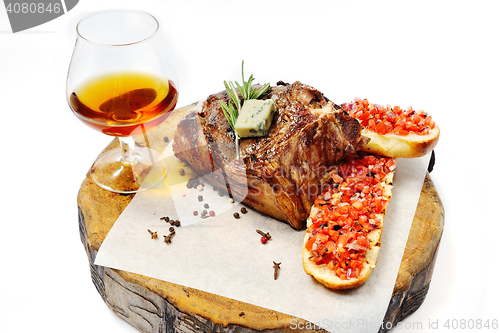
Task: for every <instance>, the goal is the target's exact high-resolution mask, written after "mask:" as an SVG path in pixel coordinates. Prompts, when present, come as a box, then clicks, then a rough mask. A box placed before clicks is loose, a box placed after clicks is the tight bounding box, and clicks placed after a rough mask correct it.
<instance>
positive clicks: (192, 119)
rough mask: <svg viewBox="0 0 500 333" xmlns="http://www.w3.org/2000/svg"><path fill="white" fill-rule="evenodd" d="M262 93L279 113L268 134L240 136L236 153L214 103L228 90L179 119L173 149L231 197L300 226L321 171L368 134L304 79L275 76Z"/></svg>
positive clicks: (355, 147)
mask: <svg viewBox="0 0 500 333" xmlns="http://www.w3.org/2000/svg"><path fill="white" fill-rule="evenodd" d="M261 98H262V99H268V98H272V99H273V100H274V101H275V104H276V108H277V112H276V114H275V117H274V119H273V123H272V125H271V128H270V130H269V133H268V135H267V136H265V137H260V138H248V139H242V140H241V141H240V159H239V160H238V159H237V151H236V144H235V133H234V132H233V130H232V128H231V127H230V126H229V124H228V122H227V120H226V118H225V116H224V114H223V112H222V109H221V107H220V104H219V100H223V101H224V102H227V101H228V96H227V94H226V93H225V92H221V93H217V94H213V95H210V96H209V97H208V98H207V100H206V101H205V102H204V103H203V107H202V109H201V110H199V111H193V112H191V113H189V114H187V115H186V116H185V117H183V118H182V119H181V120H180V122H179V124H178V126H177V130H176V133H175V136H174V143H173V150H174V153H175V156H176V157H177V158H179V159H180V160H182V161H186V162H187V163H189V164H190V165H191V167H192V168H193V169H195V170H196V171H197V172H198V173H200V174H202V175H205V177H206V178H207V179H208V180H209V181H210V182H212V184H213V185H214V186H217V187H219V188H221V187H224V188H226V187H227V189H228V191H229V193H230V194H231V195H232V196H233V197H235V199H237V200H241V201H243V202H244V203H246V204H247V205H249V206H251V207H253V208H254V209H256V210H258V211H260V212H262V213H263V214H266V215H269V216H272V217H274V218H276V219H278V220H280V221H285V222H288V223H289V224H290V225H291V226H292V227H293V228H295V229H301V228H303V227H304V225H305V224H304V222H305V220H306V219H307V217H308V215H309V211H310V208H311V205H312V202H313V200H314V197H315V196H316V195H318V194H319V193H320V192H321V191H322V188H323V185H324V183H323V178H324V175H325V174H326V173H327V172H328V171H329V170H331V169H332V168H333V167H335V165H336V164H337V163H338V162H339V161H340V160H341V159H343V158H344V157H345V156H346V155H348V154H351V153H354V152H355V151H357V150H358V149H359V148H360V147H362V146H363V145H365V144H366V142H367V139H366V138H364V137H363V136H361V126H360V125H359V123H358V121H357V120H356V119H354V118H352V117H350V116H349V115H348V114H347V113H345V112H344V111H342V110H341V109H340V110H339V107H338V106H337V105H335V104H334V103H333V102H331V101H329V100H328V99H327V98H326V97H325V96H324V95H323V94H322V93H321V92H319V91H318V90H316V89H315V88H313V87H310V86H308V85H305V84H302V83H300V82H295V83H293V84H287V83H284V82H282V81H280V82H278V84H277V85H276V86H274V87H271V89H270V91H269V92H268V93H267V94H265V95H264V96H262V97H261Z"/></svg>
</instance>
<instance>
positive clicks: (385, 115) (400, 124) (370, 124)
mask: <svg viewBox="0 0 500 333" xmlns="http://www.w3.org/2000/svg"><path fill="white" fill-rule="evenodd" d="M342 108H343V109H344V111H346V112H347V113H349V114H350V115H351V116H352V117H354V118H356V119H358V121H359V122H360V123H361V125H362V126H363V130H362V135H364V136H366V137H368V138H370V142H368V144H367V145H365V146H364V147H363V148H361V150H363V151H366V152H370V153H372V154H378V155H383V156H389V157H396V158H398V157H402V158H415V157H421V156H424V155H427V153H429V152H431V151H432V150H433V149H434V148H435V147H436V145H437V143H438V140H439V134H440V130H439V126H437V125H436V124H435V122H434V121H433V120H432V117H431V116H429V115H428V114H427V113H425V112H423V111H421V110H419V111H415V110H413V109H412V108H411V107H409V108H408V109H407V110H402V109H401V108H399V107H397V106H396V107H391V106H387V107H384V106H381V105H375V104H371V103H369V102H368V100H366V99H364V100H360V99H357V100H355V101H354V102H351V103H345V104H343V105H342Z"/></svg>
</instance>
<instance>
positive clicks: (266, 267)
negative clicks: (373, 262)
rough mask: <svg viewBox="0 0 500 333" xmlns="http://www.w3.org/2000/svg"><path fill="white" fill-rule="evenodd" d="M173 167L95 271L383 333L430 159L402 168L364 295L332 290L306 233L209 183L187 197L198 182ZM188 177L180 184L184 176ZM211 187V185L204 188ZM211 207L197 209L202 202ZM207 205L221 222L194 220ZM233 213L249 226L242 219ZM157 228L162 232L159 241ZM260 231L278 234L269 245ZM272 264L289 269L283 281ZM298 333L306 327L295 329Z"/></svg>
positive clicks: (118, 231)
mask: <svg viewBox="0 0 500 333" xmlns="http://www.w3.org/2000/svg"><path fill="white" fill-rule="evenodd" d="M163 157H165V159H164V161H165V162H166V163H168V165H169V173H168V176H167V179H166V181H165V183H162V184H160V185H159V186H157V187H156V188H155V189H152V190H149V191H145V192H140V193H138V194H136V195H135V197H134V199H133V200H132V201H131V203H130V204H129V205H128V206H127V208H126V209H125V210H124V212H123V213H122V214H121V216H120V217H119V218H118V220H117V221H116V223H115V224H114V226H113V227H112V229H111V231H110V232H109V234H108V236H107V237H106V239H105V241H104V242H103V244H102V245H101V247H100V249H99V252H98V254H97V258H96V260H95V264H96V265H101V266H108V267H111V268H116V269H120V270H124V271H129V272H133V273H138V274H142V275H145V276H149V277H153V278H157V279H160V280H165V281H169V282H173V283H176V284H180V285H184V286H188V287H192V288H196V289H199V290H203V291H206V292H210V293H214V294H218V295H222V296H225V297H228V298H232V299H235V300H240V301H243V302H247V303H252V304H255V305H258V306H262V307H265V308H268V309H272V310H275V311H279V312H282V313H286V314H290V315H293V316H297V317H300V318H303V319H306V320H308V321H310V324H311V327H313V326H312V325H315V327H316V328H318V327H322V328H324V329H326V330H328V331H330V332H333V331H334V332H377V331H378V329H379V327H380V325H381V324H382V320H383V318H384V315H385V313H386V310H387V307H388V304H389V301H390V299H391V294H392V291H393V288H394V284H395V281H396V277H397V273H398V270H399V266H400V263H401V258H402V255H403V252H404V248H405V244H406V240H407V237H408V233H409V230H410V227H411V224H412V221H413V216H414V213H415V209H416V206H417V203H418V199H419V196H420V192H421V189H422V184H423V180H424V177H425V174H426V168H427V165H428V161H429V155H428V156H425V157H422V158H418V159H399V160H398V165H397V169H396V174H395V177H394V188H393V190H392V192H393V196H392V199H391V201H390V203H389V205H388V208H387V214H386V218H385V221H384V231H383V235H382V241H381V244H382V247H381V250H380V253H379V257H378V263H377V267H376V268H375V270H374V271H373V273H372V275H371V277H370V279H369V280H368V281H367V282H366V283H365V284H364V285H363V286H361V287H359V288H357V289H354V290H349V291H332V290H330V289H327V288H325V287H324V286H323V285H321V284H319V283H317V282H316V280H314V279H313V278H312V277H310V276H308V275H307V274H306V273H305V272H304V270H303V268H302V259H301V251H302V244H303V239H304V231H295V230H293V229H292V228H291V227H289V226H288V224H285V223H282V222H278V221H276V220H274V219H272V218H269V217H266V216H263V215H262V214H260V213H258V212H256V211H253V210H251V209H248V213H247V214H242V213H241V212H240V208H241V207H243V205H242V204H241V203H231V202H230V201H229V198H228V196H223V197H220V196H219V195H218V192H216V191H213V187H212V186H211V185H209V184H208V182H205V187H204V190H203V191H198V190H197V189H188V188H187V187H186V182H187V180H188V179H189V178H191V177H193V174H191V171H190V170H189V167H186V166H183V165H182V164H181V163H180V161H179V160H177V159H176V158H175V157H174V156H173V153H172V151H171V145H170V146H169V147H167V149H166V150H165V152H164V153H163ZM181 168H183V169H184V170H185V171H186V175H185V176H180V173H179V169H181ZM202 181H203V180H202ZM199 195H202V196H203V201H198V196H199ZM205 203H208V204H209V206H210V208H208V209H207V211H211V210H213V211H214V212H215V214H216V215H215V216H214V217H209V218H205V219H203V218H201V217H200V215H198V216H194V215H193V211H195V210H196V211H198V212H200V213H201V212H202V211H203V210H204V209H205V208H204V207H203V205H204V204H205ZM234 212H239V214H240V216H241V218H240V219H235V218H234V217H233V213H234ZM164 216H168V217H169V218H170V219H179V220H180V221H181V226H180V227H177V228H175V230H176V234H175V236H174V237H173V239H172V243H171V244H166V243H165V242H164V241H163V240H164V238H163V235H168V234H169V227H170V224H167V223H166V222H165V221H163V220H161V219H160V217H164ZM148 229H150V230H151V231H157V232H158V238H157V239H152V238H151V235H150V233H149V232H148ZM256 229H260V230H262V231H264V232H269V233H270V234H271V235H272V240H270V241H269V242H267V244H265V245H263V244H261V242H260V238H261V236H260V235H259V234H257V232H256ZM273 261H275V262H281V265H280V267H281V269H280V270H279V276H278V279H277V280H274V269H273ZM291 327H292V328H299V327H298V325H297V323H294V322H292V323H291Z"/></svg>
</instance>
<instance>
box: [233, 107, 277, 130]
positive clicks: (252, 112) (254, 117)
mask: <svg viewBox="0 0 500 333" xmlns="http://www.w3.org/2000/svg"><path fill="white" fill-rule="evenodd" d="M275 112H276V106H275V105H274V101H273V100H272V99H266V100H260V99H249V100H246V101H245V102H244V103H243V107H242V108H241V111H240V113H239V115H238V119H237V120H236V123H235V124H234V129H235V130H236V132H238V135H239V136H240V137H241V138H251V137H258V136H266V135H267V132H268V131H269V127H271V123H272V122H273V116H274V113H275Z"/></svg>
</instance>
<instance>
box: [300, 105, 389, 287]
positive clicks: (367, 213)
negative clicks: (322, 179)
mask: <svg viewBox="0 0 500 333" xmlns="http://www.w3.org/2000/svg"><path fill="white" fill-rule="evenodd" d="M360 106H361V107H365V105H364V104H361V105H360ZM393 112H394V114H395V113H396V112H398V111H397V110H393ZM391 117H394V115H391ZM395 168H396V162H395V160H394V159H392V158H387V157H381V156H376V155H371V154H367V153H363V154H360V155H353V156H350V157H349V158H347V159H346V162H344V163H342V164H341V165H339V167H338V169H337V170H336V172H333V173H332V174H331V175H330V176H331V179H332V185H331V186H328V187H326V190H325V191H324V192H323V193H322V194H320V195H319V197H318V199H317V200H316V201H315V206H316V207H317V208H318V209H319V213H318V214H316V215H315V216H314V217H313V218H312V223H311V224H310V226H309V227H308V231H309V232H310V233H311V236H310V237H309V239H308V240H307V241H306V244H305V248H306V249H307V250H308V251H310V252H311V257H310V259H311V261H313V262H314V263H316V264H317V265H327V267H328V269H329V270H331V271H333V272H335V274H337V276H338V277H340V278H341V279H344V280H346V279H350V278H356V277H358V276H359V274H360V272H361V270H362V269H363V265H364V263H365V262H366V251H367V250H368V249H370V247H371V246H370V242H369V241H368V238H367V235H368V233H370V232H371V231H373V230H375V229H377V228H379V227H380V225H381V221H380V218H379V216H378V214H381V213H382V212H384V210H385V207H386V205H387V202H388V199H387V198H385V197H384V186H383V185H382V183H381V182H382V181H383V180H384V177H386V175H387V173H389V172H392V171H394V170H395Z"/></svg>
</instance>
